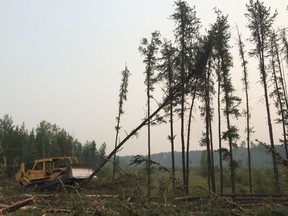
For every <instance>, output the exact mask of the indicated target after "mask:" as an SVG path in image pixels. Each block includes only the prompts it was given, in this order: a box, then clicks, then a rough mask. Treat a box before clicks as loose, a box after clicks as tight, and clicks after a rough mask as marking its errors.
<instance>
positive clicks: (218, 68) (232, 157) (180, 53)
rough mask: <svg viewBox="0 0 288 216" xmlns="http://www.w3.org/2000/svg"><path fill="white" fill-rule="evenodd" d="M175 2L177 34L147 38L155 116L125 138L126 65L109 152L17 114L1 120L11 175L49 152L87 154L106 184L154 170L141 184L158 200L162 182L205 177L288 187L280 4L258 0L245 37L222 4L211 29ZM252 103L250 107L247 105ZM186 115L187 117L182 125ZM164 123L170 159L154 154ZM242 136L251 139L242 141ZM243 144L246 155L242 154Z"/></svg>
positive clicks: (174, 186)
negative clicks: (143, 146)
mask: <svg viewBox="0 0 288 216" xmlns="http://www.w3.org/2000/svg"><path fill="white" fill-rule="evenodd" d="M243 4H244V3H243ZM173 7H174V12H173V13H172V14H171V16H170V17H169V19H170V20H171V22H174V24H175V29H174V31H173V34H174V37H175V38H174V39H173V40H172V41H171V40H168V39H166V38H163V36H162V35H161V33H160V32H159V31H154V32H152V33H151V37H150V38H142V39H141V42H140V44H139V47H138V50H139V53H140V54H141V56H142V58H143V64H144V66H145V71H144V74H145V80H143V82H144V83H145V86H146V90H145V91H146V98H143V100H145V101H146V108H145V112H146V117H145V119H144V120H143V122H142V123H141V124H139V125H135V128H134V129H133V130H132V131H131V132H129V133H127V132H126V135H127V136H126V137H125V138H124V139H123V138H122V140H120V137H119V134H120V132H121V129H122V124H121V123H122V122H121V120H122V117H123V115H125V114H126V113H125V102H126V101H127V99H128V97H129V85H128V84H129V77H130V75H131V74H130V71H129V67H128V65H126V66H125V68H124V70H123V71H122V72H121V76H122V77H121V84H120V90H119V102H118V112H117V114H114V115H116V124H115V135H113V136H115V143H114V146H115V148H114V150H113V151H112V152H110V153H109V152H107V151H106V143H100V144H98V143H97V144H96V142H95V141H94V140H92V141H86V142H85V143H81V142H80V141H78V140H77V138H74V137H73V136H72V135H71V134H69V132H67V131H66V130H65V129H64V128H60V127H59V126H57V125H55V124H53V123H49V122H47V121H42V122H40V123H39V124H38V125H37V126H36V127H35V128H33V129H32V130H29V129H27V127H26V126H25V124H24V123H23V124H22V125H15V124H14V122H13V117H12V116H9V115H8V114H7V115H4V116H3V117H2V118H1V119H0V174H1V178H2V179H7V178H8V179H14V176H15V174H16V172H17V171H18V170H19V164H20V162H25V164H26V166H27V167H31V166H32V165H33V163H34V160H35V159H39V158H46V157H54V156H76V157H77V158H78V159H79V160H80V161H81V162H82V163H87V164H90V165H92V167H93V168H94V169H95V171H94V173H93V174H92V175H98V174H99V172H100V171H101V174H100V175H98V180H99V182H102V183H103V182H105V181H106V183H107V181H108V180H107V179H109V182H110V181H111V184H112V183H113V182H117V181H116V180H117V179H118V178H119V177H121V178H122V177H123V175H125V174H127V173H129V172H131V173H132V174H133V175H137V174H139V173H140V174H141V175H143V176H144V178H141V183H139V184H141V186H142V187H143V188H145V197H147V198H148V200H151V197H153V196H155V193H156V194H159V193H160V192H159V191H162V192H161V193H165V194H166V193H167V190H168V189H167V188H169V191H172V192H173V193H172V192H171V196H172V195H177V194H178V195H180V194H181V196H188V195H193V193H195V192H194V189H193V187H194V186H195V185H197V184H199V185H201V187H202V186H203V187H204V188H205V190H207V191H208V192H209V193H212V194H218V195H220V196H224V194H232V195H233V194H239V193H245V194H255V193H273V194H279V195H280V194H286V193H287V187H288V184H287V180H288V176H287V167H288V161H287V160H288V146H287V145H288V141H287V139H288V136H287V133H288V95H287V86H286V85H287V83H286V80H285V77H286V75H287V74H286V71H285V69H287V64H288V41H287V35H286V32H287V28H286V27H285V26H275V20H276V19H277V15H278V13H277V11H276V10H275V11H273V10H272V9H271V7H270V6H269V5H265V3H264V2H262V1H259V0H256V1H255V0H250V1H249V2H248V3H247V4H246V9H247V11H246V13H245V14H244V15H243V16H244V17H245V19H246V22H247V28H248V29H249V32H250V37H249V38H243V37H242V34H241V29H238V27H237V28H236V29H237V35H238V37H237V39H235V38H231V28H232V27H231V25H232V24H231V23H229V16H228V14H224V13H223V12H222V11H221V10H220V9H217V8H215V9H214V12H215V17H216V19H215V21H214V22H212V23H211V24H210V25H209V27H208V29H206V31H205V33H203V31H201V20H200V18H198V17H197V13H196V12H197V11H196V8H195V7H192V6H190V4H189V3H188V2H186V1H183V0H177V1H175V4H174V6H173ZM287 7H288V6H287ZM163 19H165V17H164V18H163ZM233 25H234V24H233ZM235 43H236V44H237V47H238V56H235V55H234V56H233V54H232V51H231V50H232V45H231V44H235ZM247 47H251V48H249V49H247ZM136 49H137V47H136ZM236 59H237V61H239V60H240V61H241V68H240V69H238V70H235V69H234V68H233V63H234V61H235V60H236ZM253 61H256V62H257V73H258V77H259V83H261V87H262V98H263V101H264V103H263V111H265V115H266V116H265V121H266V127H267V131H268V132H269V142H267V143H264V142H263V141H262V140H261V137H259V138H258V139H257V140H256V141H255V140H252V139H251V136H252V134H253V133H254V132H255V131H254V128H253V122H251V117H252V116H251V108H253V107H251V98H252V92H251V91H250V82H249V76H250V75H251V74H250V73H252V72H253V73H256V72H255V71H252V70H250V64H249V63H250V62H253ZM235 73H237V74H239V73H241V75H242V78H241V83H242V88H243V92H244V94H243V92H237V90H236V88H235V87H234V86H235V84H234V83H233V81H234V78H233V77H235ZM155 89H161V90H162V92H163V97H162V98H163V100H162V102H159V103H158V108H156V109H153V108H152V107H153V106H152V105H151V103H152V101H154V97H153V93H154V92H155ZM239 95H241V97H240V96H239ZM242 107H245V109H244V111H242ZM195 110H198V113H200V115H201V119H202V120H203V124H204V127H203V131H202V134H201V139H200V140H199V145H200V146H201V147H204V148H205V150H204V151H201V155H200V157H201V158H200V164H199V166H196V167H195V165H193V163H192V162H191V161H192V160H193V158H192V157H193V154H191V145H192V143H191V137H192V136H195V134H194V133H193V127H192V126H193V124H194V122H193V119H194V118H195V116H194V115H195ZM274 116H276V118H274ZM176 119H177V123H179V125H176V124H175V122H176ZM243 122H244V123H245V134H242V133H241V134H240V133H239V127H241V126H242V125H243ZM162 124H167V125H169V130H168V131H166V133H167V135H168V140H169V142H170V146H171V151H170V152H169V153H167V154H166V157H167V158H169V163H170V164H169V165H168V166H166V164H165V165H164V164H161V162H160V161H157V160H156V159H155V158H154V157H152V156H151V147H152V146H153V140H152V139H151V132H152V131H153V129H154V128H155V127H158V126H160V125H162ZM143 128H144V129H145V130H147V154H145V155H144V156H143V155H140V154H139V155H134V156H132V157H131V158H130V159H131V160H130V161H129V162H128V164H127V163H126V165H125V166H121V157H119V156H117V153H118V151H119V150H121V148H122V147H123V146H124V145H125V142H126V141H127V140H129V139H130V138H131V137H133V136H138V132H139V130H140V129H143ZM275 128H277V129H278V130H279V128H280V129H281V134H282V137H281V139H280V140H276V138H275V136H274V134H275ZM273 132H274V133H273ZM176 134H177V136H176ZM176 138H177V139H179V143H180V145H181V152H175V143H176V141H175V140H176ZM241 139H242V140H245V142H243V143H240V140H241ZM193 145H194V143H193ZM257 148H258V149H259V148H261V149H262V151H263V152H264V151H265V153H263V155H265V157H268V158H270V161H269V164H268V166H265V167H264V166H263V167H259V165H256V163H255V161H256V158H255V157H256V154H253V153H252V152H253V150H255V149H257ZM239 149H241V154H242V156H241V154H240V156H239V154H237V153H236V152H237V151H238V152H239ZM243 154H245V156H244V155H243ZM176 155H177V165H176ZM253 157H254V158H253ZM198 158H199V156H198ZM258 159H259V158H258ZM155 167H158V168H159V170H160V168H162V169H164V170H166V171H167V172H168V173H169V175H168V177H167V178H168V179H169V180H168V181H167V182H165V185H166V187H167V188H164V189H163V188H160V187H161V183H159V185H160V186H159V185H158V186H155V184H156V183H155V181H156V180H155V178H156V179H157V177H158V178H160V177H159V176H157V175H158V174H157V173H161V171H158V170H157V169H156V168H155ZM103 170H105V172H103ZM132 174H131V175H132ZM159 175H160V176H161V175H164V174H159ZM265 176H267V178H266V179H265ZM268 176H269V177H268ZM91 178H92V176H91ZM90 180H91V179H90ZM118 180H119V179H118ZM265 180H266V181H265ZM93 181H94V180H93ZM158 181H160V182H161V181H164V180H163V179H160V180H159V179H158ZM118 183H119V182H117V184H118ZM162 183H163V182H162ZM166 183H167V184H166ZM98 184H100V183H98ZM265 185H266V187H265ZM162 186H163V184H162ZM157 187H158V188H157ZM155 188H157V189H155ZM160 189H161V190H160ZM177 190H178V192H175V191H177ZM155 191H157V192H155ZM105 192H106V191H105ZM122 192H123V191H122ZM165 196H166V195H164V197H165ZM165 199H166V197H165ZM165 202H166V200H165ZM187 208H188V207H187ZM188 209H189V208H188ZM134 210H135V209H134ZM186 210H187V209H186ZM218 210H219V209H218ZM286 210H287V209H286ZM207 211H209V210H207ZM287 211H288V210H287ZM146 213H147V212H146ZM230 213H231V212H230ZM242 213H243V212H242ZM107 215H109V214H107ZM136 215H137V214H136ZM160 215H161V214H160ZM183 215H185V214H184V213H183Z"/></svg>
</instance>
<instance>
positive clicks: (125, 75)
mask: <svg viewBox="0 0 288 216" xmlns="http://www.w3.org/2000/svg"><path fill="white" fill-rule="evenodd" d="M121 75H122V80H121V84H120V90H119V104H118V115H117V117H116V126H115V130H116V137H115V147H116V146H117V143H118V136H119V132H120V129H121V126H120V122H121V116H122V115H123V114H124V110H123V104H124V101H126V100H127V93H128V89H127V88H128V79H129V76H130V72H129V70H128V68H127V66H126V65H125V69H124V70H123V71H122V72H121ZM115 171H116V154H115V155H114V158H113V172H112V179H113V180H114V177H115Z"/></svg>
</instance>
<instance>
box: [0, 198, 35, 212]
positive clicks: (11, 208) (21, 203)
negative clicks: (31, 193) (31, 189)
mask: <svg viewBox="0 0 288 216" xmlns="http://www.w3.org/2000/svg"><path fill="white" fill-rule="evenodd" d="M32 203H34V197H31V198H28V199H25V200H22V201H18V202H16V203H14V204H12V205H10V206H7V207H5V208H2V209H1V210H0V214H5V213H9V212H13V211H16V210H17V209H19V208H21V207H23V206H26V205H30V204H32Z"/></svg>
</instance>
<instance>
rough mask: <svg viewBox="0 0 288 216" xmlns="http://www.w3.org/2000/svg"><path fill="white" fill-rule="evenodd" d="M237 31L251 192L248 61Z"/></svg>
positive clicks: (250, 187)
mask: <svg viewBox="0 0 288 216" xmlns="http://www.w3.org/2000/svg"><path fill="white" fill-rule="evenodd" d="M237 33H238V47H239V55H240V59H241V61H242V63H241V65H242V67H243V78H242V82H243V85H244V91H245V101H246V102H245V103H246V110H245V111H244V115H245V116H246V134H247V136H246V142H247V154H248V175H249V190H250V193H252V192H253V184H252V172H251V152H250V137H251V132H253V131H252V130H253V129H252V128H251V127H250V119H251V114H250V106H249V80H248V69H247V64H248V62H247V61H246V58H245V50H244V43H243V42H242V38H241V35H240V32H239V30H238V26H237Z"/></svg>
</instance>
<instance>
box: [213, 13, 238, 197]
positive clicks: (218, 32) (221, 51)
mask: <svg viewBox="0 0 288 216" xmlns="http://www.w3.org/2000/svg"><path fill="white" fill-rule="evenodd" d="M216 12H217V22H216V24H215V25H214V36H215V38H214V41H215V52H216V55H217V56H218V57H219V58H220V60H221V61H220V68H221V70H220V71H218V79H219V78H220V87H221V90H222V91H223V94H224V96H223V98H222V102H223V103H224V109H223V111H224V112H223V114H224V116H225V118H226V125H227V131H225V132H223V134H222V139H224V140H227V141H228V144H229V166H230V177H231V190H232V193H235V192H236V188H235V169H236V167H237V163H236V161H235V160H234V159H233V148H234V147H235V146H236V141H237V139H239V134H238V129H237V127H236V126H235V125H232V123H231V118H234V117H236V118H237V117H239V116H240V113H239V110H238V106H239V103H240V102H241V99H240V98H239V97H237V96H235V95H234V92H235V89H234V87H233V85H232V81H231V73H230V69H231V67H232V55H231V53H230V51H229V49H230V46H229V40H230V37H231V36H230V31H229V28H230V26H229V24H228V20H227V16H224V15H223V14H222V13H221V12H220V11H216ZM219 72H220V74H219ZM218 82H219V80H218ZM220 151H222V149H220Z"/></svg>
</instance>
